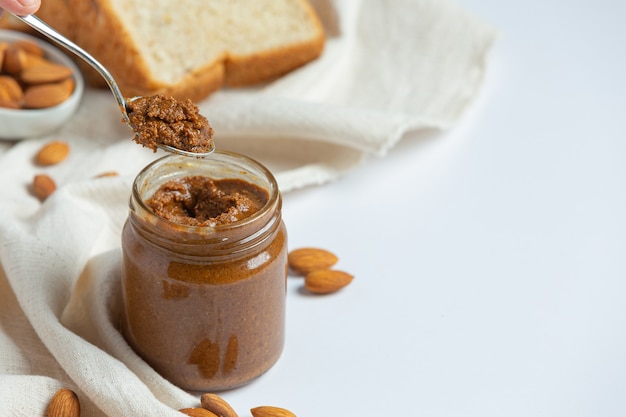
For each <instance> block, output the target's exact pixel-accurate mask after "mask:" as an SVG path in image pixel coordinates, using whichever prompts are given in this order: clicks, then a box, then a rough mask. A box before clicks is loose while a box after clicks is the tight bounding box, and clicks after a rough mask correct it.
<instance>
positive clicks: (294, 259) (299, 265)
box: [287, 248, 338, 274]
mask: <svg viewBox="0 0 626 417" xmlns="http://www.w3.org/2000/svg"><path fill="white" fill-rule="evenodd" d="M337 260H338V258H337V256H335V255H334V254H333V253H331V252H329V251H327V250H325V249H319V248H300V249H295V250H293V251H291V252H289V255H288V256H287V262H288V263H289V267H290V268H291V269H293V270H294V271H295V272H298V273H301V274H306V273H308V272H311V271H315V270H318V269H328V268H330V267H331V266H333V265H334V264H335V263H337Z"/></svg>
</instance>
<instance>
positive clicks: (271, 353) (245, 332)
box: [122, 151, 287, 391]
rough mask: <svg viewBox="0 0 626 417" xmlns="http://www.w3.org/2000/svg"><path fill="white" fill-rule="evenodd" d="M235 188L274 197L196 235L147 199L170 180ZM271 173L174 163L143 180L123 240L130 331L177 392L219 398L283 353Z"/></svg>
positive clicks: (277, 198)
mask: <svg viewBox="0 0 626 417" xmlns="http://www.w3.org/2000/svg"><path fill="white" fill-rule="evenodd" d="M189 176H202V177H207V178H211V179H216V180H220V179H235V180H241V181H245V183H247V184H253V185H256V186H258V187H260V188H261V189H262V190H265V191H266V192H267V197H268V198H267V202H266V203H265V205H264V206H263V207H261V208H260V209H259V210H258V211H257V212H256V213H254V214H252V215H250V216H249V217H247V218H245V219H242V220H238V221H235V222H233V223H229V224H224V225H217V226H190V225H184V224H179V223H174V222H172V221H169V220H166V219H165V218H163V217H160V216H159V215H157V214H155V213H154V212H153V211H152V210H151V209H150V208H149V207H148V205H147V204H146V200H147V199H148V198H150V197H151V196H152V195H153V193H154V192H155V191H156V190H157V189H159V187H161V185H163V184H164V183H166V182H167V181H169V180H172V179H181V178H185V177H189ZM281 202H282V200H281V195H280V192H279V190H278V186H277V183H276V180H275V179H274V177H273V176H272V174H271V173H270V172H269V171H268V170H267V169H266V168H265V167H263V166H262V165H260V164H259V163H257V162H255V161H253V160H251V159H249V158H247V157H244V156H242V155H238V154H234V153H229V152H223V151H216V152H215V153H214V154H213V155H211V156H210V157H208V158H204V159H199V158H189V157H181V156H177V155H170V156H166V157H164V158H161V159H158V160H156V161H155V162H153V163H152V164H150V165H148V166H147V167H146V168H144V169H143V170H142V171H141V172H140V173H139V175H138V176H137V177H136V178H135V181H134V184H133V188H132V194H131V198H130V211H129V216H128V219H127V221H126V224H125V225H124V229H123V232H122V255H123V266H122V291H123V300H124V307H125V314H124V320H123V324H122V331H123V334H124V337H125V338H126V340H127V341H128V343H129V344H130V345H131V346H132V348H133V349H134V350H135V351H136V352H137V354H138V355H139V356H141V357H142V358H143V359H144V360H145V361H146V362H147V363H148V364H150V365H151V366H152V367H153V368H154V369H155V370H156V371H157V372H159V373H160V374H161V375H162V376H163V377H165V378H167V379H168V380H169V381H171V382H172V383H174V384H176V385H178V386H179V387H181V388H183V389H187V390H203V391H214V390H222V389H227V388H232V387H236V386H239V385H243V384H245V383H247V382H249V381H251V380H253V379H254V378H256V377H258V376H260V375H261V374H263V373H264V372H265V371H267V370H268V369H269V368H270V367H272V365H273V364H274V363H275V362H276V361H277V360H278V358H279V356H280V354H281V351H282V349H283V341H284V323H285V298H286V284H287V282H286V280H287V234H286V230H285V226H284V224H283V221H282V218H281Z"/></svg>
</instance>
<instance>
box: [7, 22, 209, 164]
mask: <svg viewBox="0 0 626 417" xmlns="http://www.w3.org/2000/svg"><path fill="white" fill-rule="evenodd" d="M14 16H15V17H16V18H17V19H19V20H21V21H22V22H24V23H26V24H27V25H28V26H30V27H32V28H33V29H35V30H36V31H37V32H39V33H41V34H42V35H44V36H46V37H47V38H49V39H51V40H53V41H54V42H56V43H57V44H59V45H61V46H62V47H64V48H65V49H67V50H69V51H70V52H72V53H74V54H76V55H78V57H79V58H81V59H83V60H84V61H86V62H87V63H88V64H89V65H91V66H92V67H93V68H94V69H95V70H96V71H98V73H99V74H100V75H101V76H102V78H104V80H105V81H106V83H107V85H108V86H109V88H110V89H111V92H112V93H113V97H115V100H117V104H118V105H119V108H120V111H121V112H122V114H123V116H124V120H125V121H126V124H127V125H128V126H129V127H130V128H131V129H132V126H131V123H130V118H129V117H128V113H130V112H132V110H131V108H130V106H129V104H128V103H129V101H133V100H136V99H138V98H139V97H133V98H130V99H126V98H124V96H123V95H122V91H121V90H120V88H119V86H118V85H117V82H115V79H114V78H113V76H112V75H111V73H110V72H109V70H107V69H106V68H105V67H104V65H102V64H101V63H100V62H98V61H97V60H96V59H95V58H94V57H93V56H91V55H90V54H89V53H87V51H85V50H84V49H82V48H81V47H79V46H78V45H76V44H75V43H74V42H72V41H70V40H69V39H67V38H66V37H65V36H63V35H61V34H60V33H59V32H57V31H56V30H54V29H53V28H51V27H50V26H48V25H47V24H46V23H44V22H43V21H42V20H41V19H39V18H38V17H36V16H34V15H27V16H17V15H14ZM136 134H137V133H136ZM157 146H158V147H159V148H161V149H163V150H164V151H167V152H172V153H176V154H179V155H184V156H192V157H196V158H202V157H205V156H208V155H210V154H212V153H213V151H214V150H215V145H214V144H212V145H211V149H210V150H209V151H207V152H188V151H185V150H183V149H178V148H175V147H173V146H170V145H164V144H158V145H157Z"/></svg>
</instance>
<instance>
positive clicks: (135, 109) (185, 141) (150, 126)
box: [14, 15, 215, 158]
mask: <svg viewBox="0 0 626 417" xmlns="http://www.w3.org/2000/svg"><path fill="white" fill-rule="evenodd" d="M14 16H15V18H17V19H18V20H20V21H22V22H24V23H25V24H27V25H28V26H30V27H32V28H33V29H35V30H36V31H38V32H39V33H41V34H42V35H44V36H46V37H48V38H49V39H51V40H53V41H54V42H56V43H58V44H59V45H61V46H63V47H64V48H66V49H67V50H69V51H70V52H72V53H74V54H76V55H77V56H78V57H80V58H81V59H83V60H84V61H85V62H87V63H88V64H89V65H90V66H91V67H93V68H94V69H95V70H96V71H97V72H98V73H99V74H100V75H101V76H102V78H104V80H105V81H106V83H107V85H108V86H109V88H110V90H111V92H112V93H113V96H114V97H115V100H116V101H117V104H118V106H119V108H120V111H121V112H122V115H123V117H124V122H125V123H126V124H128V126H129V127H130V128H131V129H132V130H133V131H134V132H135V142H137V143H139V144H141V145H143V146H146V147H149V148H151V149H153V150H155V149H156V148H157V147H158V148H161V149H163V150H165V151H167V152H172V153H176V154H180V155H184V156H193V157H198V158H201V157H205V156H208V155H210V154H211V153H213V151H214V150H215V144H214V143H213V129H211V127H210V126H209V123H208V121H207V120H206V118H204V117H203V116H202V115H200V114H199V113H198V108H197V107H196V106H195V105H193V103H191V102H190V101H189V100H188V102H183V103H180V102H177V101H176V100H174V99H168V98H166V97H162V96H148V97H134V98H131V99H126V98H125V97H124V95H123V94H122V92H121V90H120V88H119V86H118V84H117V82H116V81H115V79H114V78H113V76H112V75H111V73H110V72H109V70H108V69H106V68H105V67H104V65H102V64H101V63H100V62H99V61H97V60H96V59H95V58H94V57H93V56H91V55H90V54H89V53H87V51H85V50H84V49H82V48H80V47H79V46H78V45H76V44H75V43H74V42H72V41H70V40H69V39H67V38H66V37H64V36H63V35H61V34H60V33H59V32H57V31H56V30H54V29H52V28H51V27H50V26H48V25H47V24H46V23H44V22H43V21H42V20H40V19H39V18H38V17H36V16H34V15H27V16H17V15H14ZM168 100H169V101H168ZM163 101H166V102H167V103H166V104H165V106H169V107H164V105H163ZM168 125H169V126H170V127H171V129H170V130H169V134H165V135H163V137H161V135H157V134H155V130H154V129H162V128H163V127H165V128H167V127H168ZM180 125H183V126H184V128H183V129H179V128H178V127H179V126H180ZM155 126H156V127H155ZM174 126H175V128H174ZM150 132H152V134H151V133H150ZM160 132H161V130H159V133H160ZM144 136H145V137H144Z"/></svg>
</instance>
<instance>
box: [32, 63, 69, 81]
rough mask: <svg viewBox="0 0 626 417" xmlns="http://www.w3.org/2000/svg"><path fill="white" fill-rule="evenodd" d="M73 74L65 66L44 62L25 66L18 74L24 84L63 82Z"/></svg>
mask: <svg viewBox="0 0 626 417" xmlns="http://www.w3.org/2000/svg"><path fill="white" fill-rule="evenodd" d="M73 73H74V72H73V71H72V69H71V68H69V67H66V66H65V65H59V64H55V63H53V62H44V63H41V64H38V65H31V66H27V65H26V66H25V68H24V69H23V70H22V71H21V72H20V79H21V80H22V82H25V83H26V84H46V83H55V82H59V81H63V80H64V79H66V78H69V77H71V76H72V74H73Z"/></svg>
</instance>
